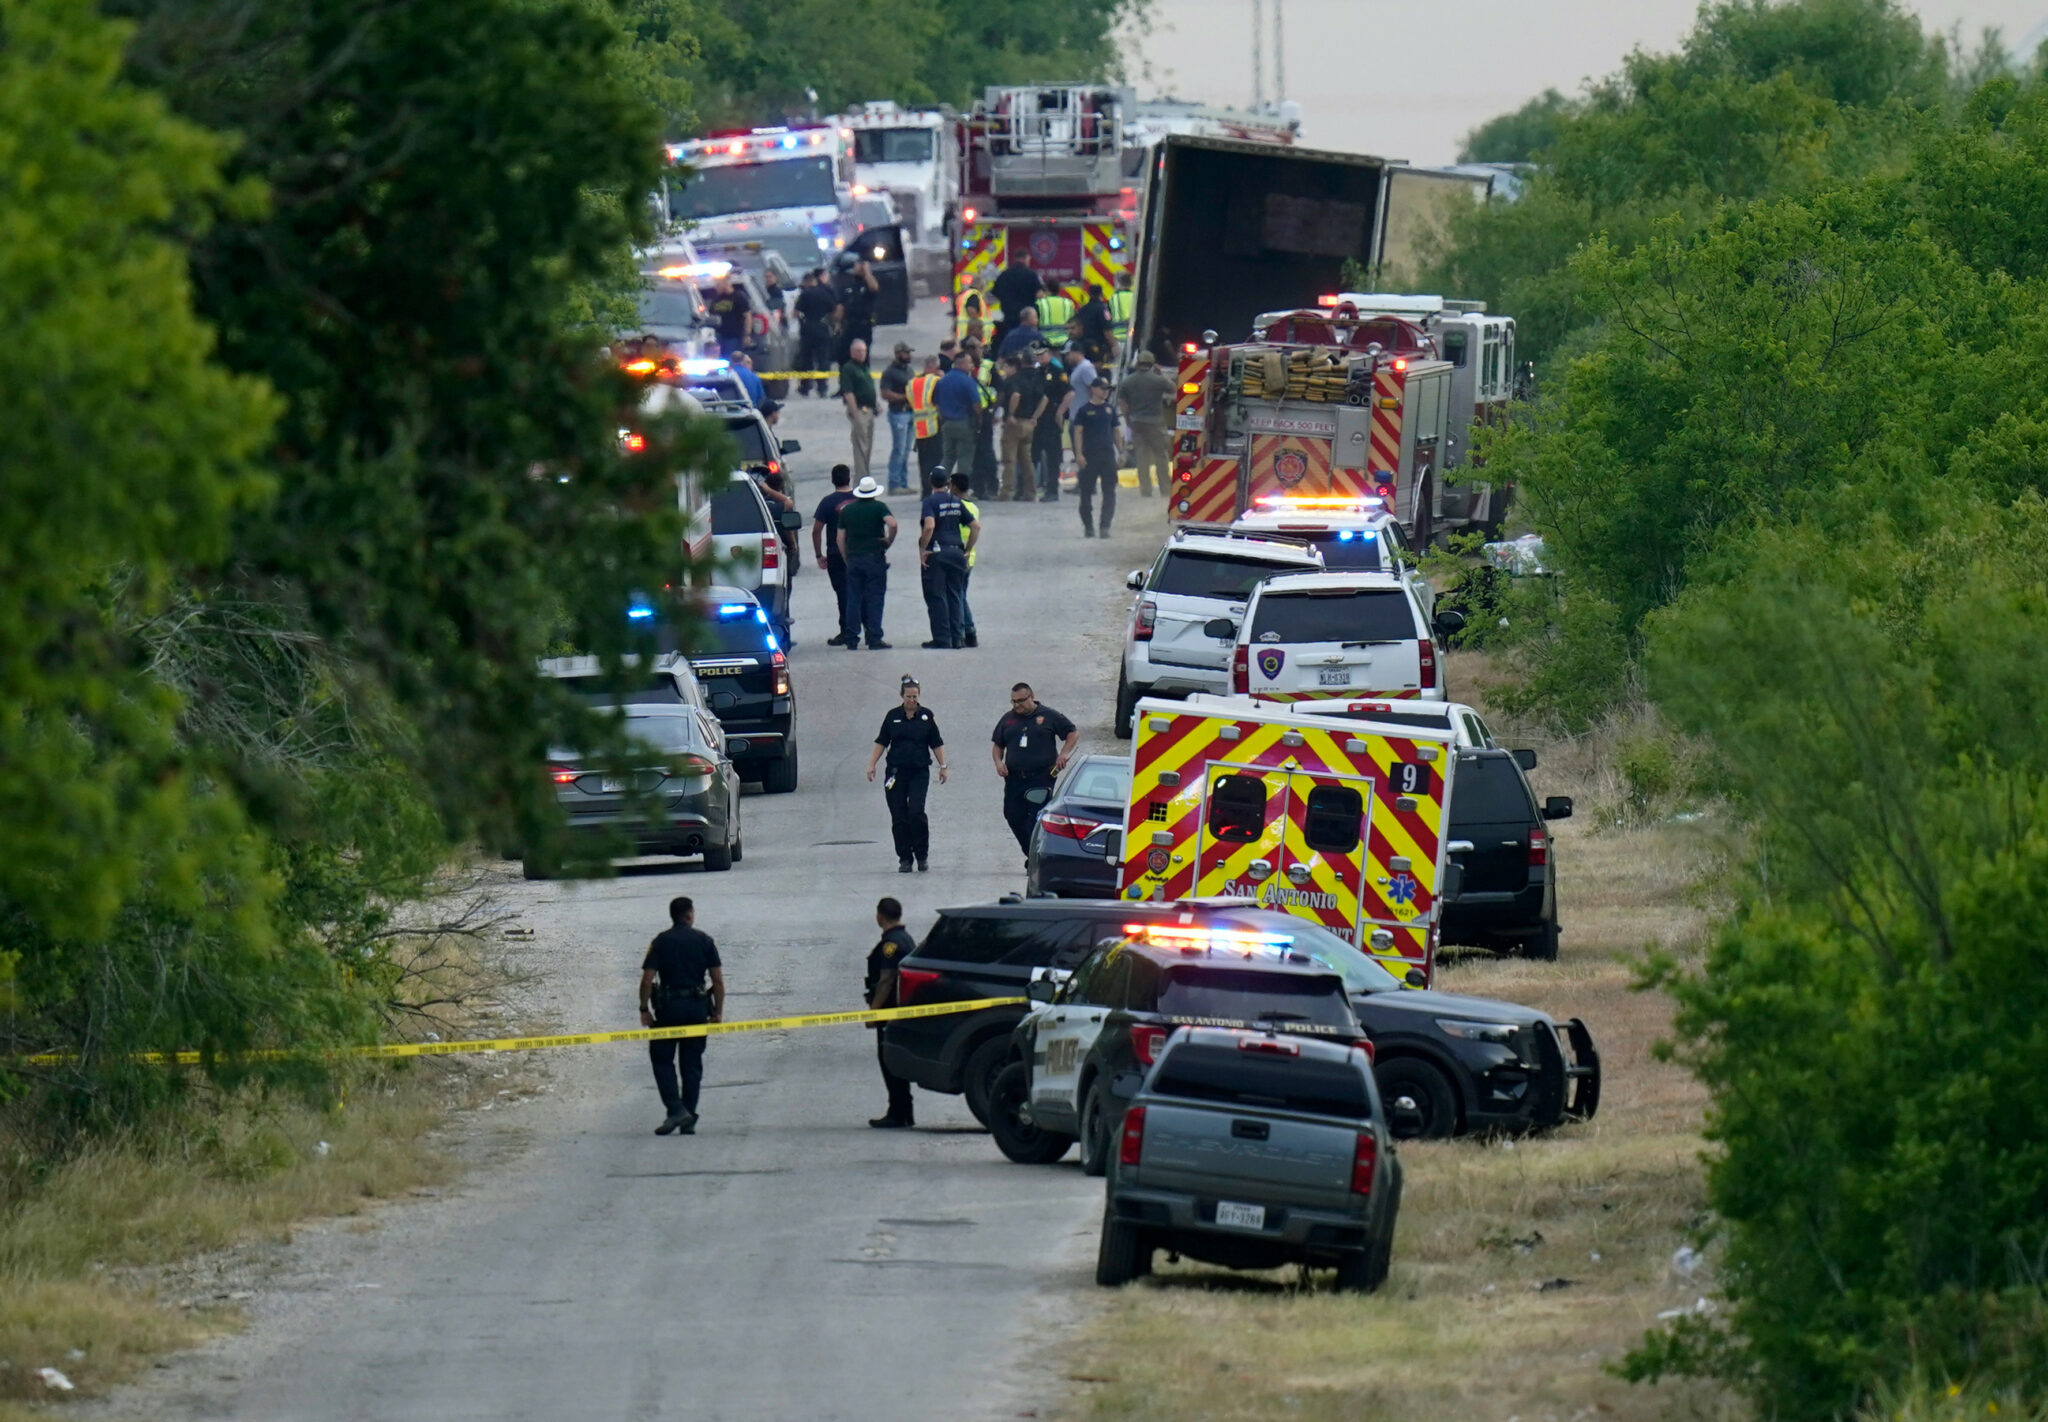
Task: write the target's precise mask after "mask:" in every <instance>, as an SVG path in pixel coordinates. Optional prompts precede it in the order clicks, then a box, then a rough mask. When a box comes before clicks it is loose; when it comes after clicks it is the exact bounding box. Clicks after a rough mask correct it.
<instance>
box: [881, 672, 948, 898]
mask: <svg viewBox="0 0 2048 1422" xmlns="http://www.w3.org/2000/svg"><path fill="white" fill-rule="evenodd" d="M918 694H919V690H918V685H917V678H916V677H914V676H906V677H904V678H903V704H902V705H901V706H891V707H890V708H889V714H888V715H886V716H884V717H883V718H882V729H881V730H879V731H877V732H876V733H875V748H874V749H873V750H872V751H870V752H868V779H870V780H873V779H874V778H875V763H876V762H877V761H879V760H881V759H882V757H883V756H884V755H885V754H886V755H887V756H888V758H889V761H888V770H889V774H888V778H887V779H885V780H884V781H883V782H882V789H883V791H884V792H885V793H886V794H887V795H888V797H889V830H890V833H891V834H893V835H894V836H895V838H896V872H897V873H899V874H908V873H909V872H910V861H911V860H913V859H915V860H916V861H917V867H918V869H919V870H920V871H922V870H923V869H924V868H925V867H926V865H925V861H926V859H927V858H928V857H929V856H930V854H931V852H932V827H931V821H929V820H927V819H926V818H925V815H924V797H925V792H926V791H927V790H929V789H930V788H931V780H932V758H933V757H934V756H936V757H937V758H938V762H939V784H941V785H944V784H945V783H946V740H945V737H943V736H941V735H940V734H939V723H938V721H937V720H936V719H935V718H934V717H933V716H932V713H931V711H930V710H929V709H928V708H926V707H923V706H920V705H918V704H917V698H918Z"/></svg>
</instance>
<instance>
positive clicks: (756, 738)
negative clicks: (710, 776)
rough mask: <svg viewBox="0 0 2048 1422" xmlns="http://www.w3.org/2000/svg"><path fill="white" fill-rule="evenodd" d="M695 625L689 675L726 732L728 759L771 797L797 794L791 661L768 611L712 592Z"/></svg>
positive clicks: (729, 593) (736, 594)
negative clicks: (696, 682)
mask: <svg viewBox="0 0 2048 1422" xmlns="http://www.w3.org/2000/svg"><path fill="white" fill-rule="evenodd" d="M696 596H697V598H698V606H697V613H698V615H697V618H696V619H695V621H694V622H692V623H690V624H689V625H690V627H691V628H692V637H693V641H692V643H691V646H690V649H689V655H690V669H691V670H692V671H694V672H696V674H697V681H698V684H699V685H700V686H702V687H703V688H704V700H705V703H706V704H707V705H708V706H709V707H710V709H711V714H712V715H714V716H716V717H717V718H718V723H719V724H720V725H721V726H723V727H724V728H725V751H726V754H727V755H728V756H730V757H732V762H733V764H734V765H735V766H736V767H737V768H738V770H739V773H740V778H741V779H743V780H758V781H760V782H761V786H762V788H763V789H765V790H766V791H767V792H768V793H769V794H771V795H784V794H788V793H789V792H790V791H792V790H794V789H796V780H797V753H796V694H795V692H794V690H793V689H792V687H791V684H790V679H789V656H788V654H787V653H786V652H784V651H783V650H782V647H781V645H780V644H779V643H778V642H777V641H776V637H775V631H774V628H773V627H772V626H771V624H770V622H769V616H768V611H767V609H766V608H764V607H762V606H761V604H760V603H759V602H758V601H756V600H755V597H754V595H753V594H752V593H750V592H747V591H745V590H744V589H742V588H728V587H712V588H706V589H704V590H703V591H702V592H701V593H699V594H697V595H696Z"/></svg>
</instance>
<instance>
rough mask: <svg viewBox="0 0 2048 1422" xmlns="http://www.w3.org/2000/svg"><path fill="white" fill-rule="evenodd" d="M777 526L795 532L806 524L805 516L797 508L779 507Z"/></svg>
mask: <svg viewBox="0 0 2048 1422" xmlns="http://www.w3.org/2000/svg"><path fill="white" fill-rule="evenodd" d="M775 526H776V527H777V528H779V529H781V530H782V531H783V532H784V533H795V532H796V531H797V530H798V529H800V528H802V527H803V526H804V516H803V514H802V513H801V512H799V511H798V510H796V509H778V510H776V513H775Z"/></svg>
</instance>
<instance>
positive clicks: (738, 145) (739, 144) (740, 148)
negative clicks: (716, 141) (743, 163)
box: [725, 139, 747, 153]
mask: <svg viewBox="0 0 2048 1422" xmlns="http://www.w3.org/2000/svg"><path fill="white" fill-rule="evenodd" d="M725 151H726V152H728V153H744V152H746V151H747V145H746V143H745V141H744V140H738V139H736V140H734V142H733V145H732V147H730V148H728V149H726V150H725Z"/></svg>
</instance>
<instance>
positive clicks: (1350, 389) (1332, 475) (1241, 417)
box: [1167, 301, 1495, 548]
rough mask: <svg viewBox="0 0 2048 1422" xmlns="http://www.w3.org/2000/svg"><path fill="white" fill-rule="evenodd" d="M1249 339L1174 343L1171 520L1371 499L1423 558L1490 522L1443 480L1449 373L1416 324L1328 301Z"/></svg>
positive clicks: (1465, 488) (1480, 494) (1461, 489)
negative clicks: (1454, 535)
mask: <svg viewBox="0 0 2048 1422" xmlns="http://www.w3.org/2000/svg"><path fill="white" fill-rule="evenodd" d="M1254 329H1255V334H1254V336H1253V338H1252V339H1251V340H1249V341H1246V342H1243V343H1241V344H1237V345H1211V346H1203V345H1200V344H1197V343H1195V342H1188V343H1186V344H1184V345H1183V347H1182V350H1181V356H1180V368H1179V381H1178V385H1177V389H1176V391H1175V397H1174V457H1173V493H1172V496H1171V497H1170V498H1169V499H1168V500H1167V517H1168V518H1169V519H1170V520H1173V521H1176V522H1177V521H1180V520H1191V521H1194V522H1197V523H1228V522H1230V521H1231V520H1233V519H1235V518H1236V517H1237V516H1238V515H1240V514H1242V513H1244V512H1246V511H1248V510H1255V509H1259V508H1263V507H1270V506H1275V505H1277V504H1280V503H1293V504H1295V505H1303V504H1304V501H1310V502H1313V501H1317V500H1325V501H1332V502H1337V503H1344V504H1354V503H1357V502H1360V501H1366V500H1372V499H1378V500H1379V501H1380V502H1381V504H1382V505H1383V506H1384V507H1385V508H1386V509H1387V510H1388V511H1389V512H1390V513H1392V514H1393V515H1394V517H1395V519H1396V520H1398V521H1399V522H1400V524H1401V526H1402V528H1403V529H1404V530H1405V531H1406V532H1407V534H1408V536H1409V539H1410V541H1411V542H1412V543H1413V544H1414V546H1416V547H1417V548H1424V547H1427V546H1428V545H1429V543H1430V542H1431V540H1432V539H1434V538H1435V537H1436V536H1437V535H1438V534H1439V533H1441V532H1443V531H1445V530H1447V529H1451V528H1458V527H1462V526H1464V525H1466V524H1472V523H1487V522H1490V521H1492V520H1493V519H1494V518H1495V514H1494V511H1493V507H1492V502H1493V500H1492V489H1491V487H1490V486H1488V485H1486V484H1483V483H1462V484H1459V485H1457V486H1455V487H1453V486H1450V485H1449V484H1448V483H1447V481H1446V480H1445V478H1444V471H1445V469H1446V468H1447V467H1448V463H1447V455H1448V453H1449V450H1450V447H1451V445H1450V442H1451V436H1452V403H1453V402H1452V384H1453V376H1454V374H1455V372H1454V368H1453V366H1452V364H1451V362H1449V361H1447V360H1445V359H1443V357H1442V354H1441V352H1440V350H1439V348H1438V345H1437V341H1436V337H1435V336H1433V335H1431V334H1430V333H1429V332H1428V331H1427V330H1425V329H1424V328H1423V326H1422V324H1421V323H1420V322H1419V321H1417V320H1415V319H1413V318H1412V317H1410V316H1407V315H1396V314H1388V313H1375V312H1361V311H1360V310H1358V308H1357V307H1356V306H1354V305H1352V304H1351V303H1349V302H1346V301H1337V302H1335V303H1334V304H1332V305H1329V306H1318V307H1314V308H1308V309H1303V310H1296V311H1282V312H1271V313H1267V314H1266V315H1263V316H1261V317H1259V318H1258V321H1257V322H1256V323H1255V328H1254ZM1456 428H1457V432H1458V434H1459V435H1460V436H1461V437H1462V435H1463V433H1464V429H1465V421H1464V420H1462V419H1460V420H1458V421H1457V425H1456Z"/></svg>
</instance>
